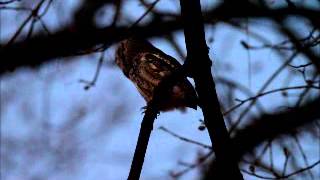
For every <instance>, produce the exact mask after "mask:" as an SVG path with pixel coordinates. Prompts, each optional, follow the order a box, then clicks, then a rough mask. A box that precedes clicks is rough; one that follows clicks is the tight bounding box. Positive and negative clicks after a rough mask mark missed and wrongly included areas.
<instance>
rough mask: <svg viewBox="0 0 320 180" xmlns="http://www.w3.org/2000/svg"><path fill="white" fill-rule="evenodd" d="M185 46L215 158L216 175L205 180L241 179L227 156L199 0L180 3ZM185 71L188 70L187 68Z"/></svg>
mask: <svg viewBox="0 0 320 180" xmlns="http://www.w3.org/2000/svg"><path fill="white" fill-rule="evenodd" d="M180 5H181V14H182V17H183V21H184V34H185V41H186V46H187V62H186V63H187V64H188V63H189V65H190V66H189V72H191V76H192V77H193V78H194V81H195V85H196V90H197V93H198V95H199V105H200V107H201V109H202V111H203V116H204V121H205V124H206V127H207V129H208V132H209V136H210V139H211V142H212V147H213V150H214V152H215V155H216V159H217V162H218V167H219V171H216V173H214V174H211V176H210V177H209V178H208V179H234V180H236V179H243V177H242V174H241V173H240V170H239V168H238V162H237V161H236V160H235V159H234V158H233V155H232V154H233V153H232V152H231V148H232V147H231V144H230V138H229V134H228V131H227V128H226V126H225V124H224V119H223V115H222V112H221V111H220V103H219V100H218V97H217V94H216V89H215V83H214V81H213V78H212V74H211V60H210V58H209V55H208V47H207V45H206V42H205V33H204V24H203V19H202V14H201V6H200V1H199V0H192V1H185V0H180ZM187 68H188V67H187Z"/></svg>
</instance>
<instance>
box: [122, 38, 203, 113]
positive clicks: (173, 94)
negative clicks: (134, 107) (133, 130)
mask: <svg viewBox="0 0 320 180" xmlns="http://www.w3.org/2000/svg"><path fill="white" fill-rule="evenodd" d="M116 64H117V65H118V66H119V67H120V68H121V69H122V71H123V73H124V75H125V76H126V77H128V78H129V79H130V80H131V81H132V82H133V83H134V84H135V86H136V87H137V89H138V90H139V92H140V94H141V95H142V96H143V97H144V99H145V100H146V101H147V103H149V102H150V101H151V100H152V98H153V92H154V89H155V87H157V86H158V85H159V83H160V81H161V80H162V79H163V78H164V77H167V76H168V75H170V74H171V73H172V72H173V71H174V70H176V69H177V68H179V67H181V65H180V63H179V62H178V61H177V60H176V59H174V58H173V57H171V56H169V55H167V54H165V53H163V52H162V51H161V50H159V49H157V48H156V47H154V46H153V45H151V44H150V43H149V42H148V41H145V40H141V39H137V38H129V39H126V40H123V41H121V42H120V45H119V47H118V49H117V52H116ZM165 94H167V95H168V97H161V98H160V99H161V101H160V102H159V104H158V108H159V110H160V111H168V110H172V109H174V108H179V109H184V108H185V107H191V108H193V109H196V108H197V95H196V92H195V90H194V88H193V87H192V85H191V83H190V82H189V81H188V80H187V78H184V79H183V80H181V81H178V82H177V83H176V84H175V85H174V86H173V87H172V88H171V89H169V90H168V93H165Z"/></svg>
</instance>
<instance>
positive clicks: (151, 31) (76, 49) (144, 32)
mask: <svg viewBox="0 0 320 180" xmlns="http://www.w3.org/2000/svg"><path fill="white" fill-rule="evenodd" d="M247 7H249V9H247ZM318 14H319V11H317V10H312V9H305V8H294V9H293V8H279V9H267V8H265V7H259V6H257V5H254V4H251V3H248V2H246V3H243V2H241V3H239V4H238V3H237V1H232V3H231V2H228V1H225V3H221V4H220V5H219V6H217V7H214V8H213V9H211V10H209V11H207V12H205V13H204V20H205V22H207V23H213V21H215V20H222V21H228V20H229V19H231V18H242V17H246V18H247V17H258V18H259V17H271V18H277V17H287V16H290V15H299V16H302V17H305V18H307V19H310V20H311V21H312V22H313V23H314V24H315V25H317V27H320V26H319V20H318V18H317V17H318ZM78 27H82V26H70V27H68V28H65V29H62V30H60V31H58V32H55V33H54V34H52V35H49V36H48V35H45V34H38V35H35V36H33V37H31V38H29V39H28V40H25V41H21V42H16V43H13V44H11V45H9V46H6V47H5V46H4V44H0V47H1V49H0V57H1V59H2V66H1V68H0V74H3V73H4V72H6V71H8V70H14V69H15V68H18V67H21V66H29V67H36V66H38V65H40V64H42V63H45V62H48V61H49V60H51V59H54V58H59V57H68V56H74V55H76V54H79V53H80V52H82V53H83V52H88V51H89V52H90V51H91V50H92V49H93V48H94V47H95V46H97V45H99V44H113V43H115V42H118V41H119V40H121V39H123V38H126V37H128V36H130V35H132V34H136V35H138V36H141V37H144V38H148V37H153V36H159V35H166V34H170V33H171V32H173V31H176V30H180V29H182V23H181V20H180V18H177V19H174V20H167V21H161V22H159V23H156V24H154V23H151V24H147V25H145V26H140V27H134V28H131V29H130V31H129V30H128V28H127V27H114V26H111V27H107V28H103V29H98V28H85V29H77V28H78Z"/></svg>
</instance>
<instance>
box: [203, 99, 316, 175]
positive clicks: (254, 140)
mask: <svg viewBox="0 0 320 180" xmlns="http://www.w3.org/2000/svg"><path fill="white" fill-rule="evenodd" d="M319 107H320V98H319V97H318V98H316V99H315V100H313V101H311V102H309V103H307V104H305V105H303V106H301V107H299V108H294V109H290V110H287V111H284V112H278V113H274V114H272V115H263V116H261V117H260V118H258V119H257V120H255V121H253V122H254V123H252V124H250V125H249V126H247V127H244V128H243V129H242V130H239V131H238V133H237V134H236V135H235V137H234V138H232V140H231V143H232V144H233V147H234V151H233V153H234V156H235V158H236V159H237V160H238V161H240V160H241V158H242V157H243V156H244V155H245V154H246V153H248V152H250V151H252V150H253V149H254V148H256V147H258V146H259V145H260V144H261V143H263V142H265V141H267V140H271V139H274V138H277V137H279V136H284V135H287V134H291V133H296V132H298V129H299V128H301V127H303V126H305V125H308V124H310V123H312V122H315V121H317V120H319V119H320V111H319ZM218 166H219V164H218V162H216V161H213V162H212V163H211V165H210V168H209V171H213V172H215V171H217V170H218ZM206 176H209V175H206Z"/></svg>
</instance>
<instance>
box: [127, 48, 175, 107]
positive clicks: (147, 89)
mask: <svg viewBox="0 0 320 180" xmlns="http://www.w3.org/2000/svg"><path fill="white" fill-rule="evenodd" d="M133 62H134V63H133V69H132V71H131V73H130V79H132V80H133V81H134V82H135V85H136V87H137V88H138V90H139V92H140V93H141V94H142V95H143V96H144V98H145V99H146V100H147V101H150V100H151V99H152V95H153V91H154V88H155V87H156V86H158V84H159V83H160V81H161V80H162V79H163V78H164V77H166V76H168V75H170V74H171V73H172V72H173V71H174V70H176V69H177V68H179V67H180V66H181V65H180V64H179V62H178V61H176V60H175V59H174V58H172V57H170V58H168V57H167V56H166V55H163V54H159V53H141V54H139V55H138V56H137V57H135V60H133Z"/></svg>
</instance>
